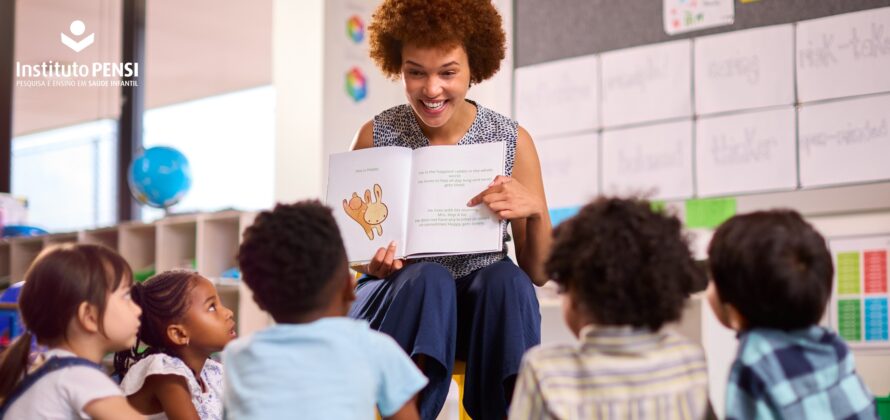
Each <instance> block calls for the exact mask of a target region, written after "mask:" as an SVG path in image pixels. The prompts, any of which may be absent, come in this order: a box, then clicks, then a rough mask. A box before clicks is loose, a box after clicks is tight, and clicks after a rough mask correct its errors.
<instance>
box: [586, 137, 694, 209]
mask: <svg viewBox="0 0 890 420" xmlns="http://www.w3.org/2000/svg"><path fill="white" fill-rule="evenodd" d="M602 150H603V159H602V162H603V189H604V190H605V192H606V193H607V194H622V195H623V194H638V193H650V192H651V193H653V195H652V198H655V199H672V198H687V197H691V196H692V121H691V120H686V121H680V122H672V123H665V124H655V125H649V126H643V127H636V128H627V129H620V130H606V131H604V132H603V149H602Z"/></svg>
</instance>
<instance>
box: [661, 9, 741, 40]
mask: <svg viewBox="0 0 890 420" xmlns="http://www.w3.org/2000/svg"><path fill="white" fill-rule="evenodd" d="M663 6H664V7H663V8H662V12H663V14H664V31H665V32H666V33H667V34H668V35H674V34H680V33H683V32H689V31H697V30H699V29H705V28H712V27H715V26H723V25H732V22H733V21H734V20H735V5H734V4H733V0H664V3H663Z"/></svg>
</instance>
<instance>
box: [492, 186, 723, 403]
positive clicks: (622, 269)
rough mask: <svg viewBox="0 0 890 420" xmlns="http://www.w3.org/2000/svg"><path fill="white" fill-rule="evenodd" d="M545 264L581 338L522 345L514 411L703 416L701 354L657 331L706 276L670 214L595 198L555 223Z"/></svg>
mask: <svg viewBox="0 0 890 420" xmlns="http://www.w3.org/2000/svg"><path fill="white" fill-rule="evenodd" d="M546 268H547V272H548V273H550V276H551V279H553V281H555V282H556V283H557V284H558V285H559V288H560V291H561V294H562V295H563V297H562V302H563V313H564V316H565V321H566V324H568V326H569V329H571V330H572V332H573V333H574V334H575V335H576V336H578V338H579V340H580V341H579V342H578V343H577V344H563V345H552V346H540V347H536V348H533V349H532V350H529V351H528V353H526V355H525V357H524V358H523V362H522V369H521V371H520V374H519V379H518V381H517V383H516V391H515V394H514V396H513V402H512V404H511V406H510V418H511V419H535V420H538V419H569V418H573V419H574V418H577V419H594V418H618V419H630V418H637V419H655V418H665V419H667V418H670V419H701V418H703V417H704V416H705V414H706V411H707V407H708V384H707V369H706V366H705V358H704V353H703V352H702V349H701V347H700V346H699V345H698V344H695V343H693V342H691V341H689V340H688V339H686V338H685V337H682V336H680V335H678V334H676V333H673V332H670V331H666V330H664V329H662V327H663V326H664V325H665V324H666V323H668V322H672V321H676V320H678V319H679V318H680V315H681V312H682V310H683V306H684V304H685V303H686V301H687V298H688V296H689V294H690V292H691V291H692V290H693V287H694V285H695V284H696V283H697V282H700V284H703V283H704V275H703V273H702V272H701V271H700V270H699V269H698V268H697V267H696V265H695V261H694V260H693V259H692V256H691V254H690V251H689V246H688V242H687V240H686V239H685V238H684V237H683V235H682V233H681V224H680V221H679V220H677V218H676V217H671V216H667V215H665V214H663V213H660V212H656V211H653V210H652V209H651V204H650V203H649V202H647V201H645V200H639V199H620V198H600V199H598V200H596V201H595V202H593V203H591V204H588V205H586V206H584V207H583V208H582V209H581V211H580V212H579V213H578V214H577V215H576V216H574V217H572V218H570V219H568V220H566V221H565V222H563V223H561V224H560V225H559V226H558V227H557V228H556V229H555V230H554V242H553V248H552V251H551V253H550V257H549V259H548V260H547V265H546Z"/></svg>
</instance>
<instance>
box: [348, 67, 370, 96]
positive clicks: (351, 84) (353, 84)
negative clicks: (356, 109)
mask: <svg viewBox="0 0 890 420" xmlns="http://www.w3.org/2000/svg"><path fill="white" fill-rule="evenodd" d="M346 94H348V95H349V97H350V98H352V100H353V101H355V102H361V101H362V100H363V99H365V97H366V96H368V83H367V81H366V80H365V74H364V73H362V71H361V70H359V68H358V67H353V68H352V69H350V70H349V72H347V73H346Z"/></svg>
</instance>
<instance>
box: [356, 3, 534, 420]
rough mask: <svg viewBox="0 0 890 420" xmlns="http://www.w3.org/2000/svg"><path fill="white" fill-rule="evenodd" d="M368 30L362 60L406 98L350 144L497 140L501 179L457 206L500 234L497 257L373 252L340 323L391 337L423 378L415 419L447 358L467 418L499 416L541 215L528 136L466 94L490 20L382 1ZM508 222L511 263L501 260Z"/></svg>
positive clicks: (469, 7)
mask: <svg viewBox="0 0 890 420" xmlns="http://www.w3.org/2000/svg"><path fill="white" fill-rule="evenodd" d="M368 30H369V32H370V38H369V43H370V55H371V58H372V59H374V61H375V62H376V63H377V65H378V67H380V69H381V71H382V72H383V73H384V75H386V76H388V77H390V78H393V79H401V80H402V82H403V85H404V87H405V99H406V103H405V104H403V105H399V106H396V107H393V108H390V109H388V110H385V111H383V112H382V113H380V114H378V115H377V116H376V117H374V119H373V120H372V121H368V122H367V123H366V124H364V126H362V127H361V129H360V130H359V132H358V133H357V134H356V137H355V141H354V142H353V146H352V149H353V150H356V149H364V148H369V147H378V146H401V147H410V148H412V149H416V148H419V147H426V146H460V145H468V144H478V143H489V142H504V143H505V147H504V150H505V155H504V168H503V170H504V172H503V173H504V174H505V175H502V176H498V177H496V178H494V179H492V182H491V184H490V185H489V187H488V188H487V189H486V190H484V191H480V192H479V194H478V195H476V196H475V197H467V198H466V199H467V200H469V202H468V204H467V205H468V206H471V207H472V206H477V205H485V206H487V207H488V208H489V209H490V210H491V211H492V212H493V213H495V214H497V216H498V217H499V219H501V223H503V228H504V229H503V231H504V237H503V242H504V247H503V249H502V250H501V251H498V252H489V253H478V254H469V255H459V256H446V257H432V258H421V259H416V260H412V261H411V263H410V264H409V263H408V262H406V261H403V260H398V259H395V258H394V256H395V255H396V250H397V246H398V245H397V244H395V243H392V244H390V246H389V247H388V248H380V249H379V250H378V251H377V253H376V254H375V255H374V256H369V257H370V261H371V262H370V263H369V264H368V265H367V266H363V267H358V269H359V270H360V271H362V272H363V273H365V274H366V276H365V277H363V278H362V279H360V280H359V283H358V286H357V287H356V295H357V298H356V302H355V304H354V305H353V307H352V310H351V311H350V316H352V317H355V318H360V319H366V320H368V321H369V322H370V323H371V326H372V327H373V328H376V329H378V330H380V331H382V332H384V333H387V334H389V335H391V336H392V337H393V338H395V340H396V341H397V342H398V343H399V345H400V346H401V347H402V349H403V350H405V352H407V353H408V354H409V355H411V357H412V358H413V359H414V361H415V363H417V365H418V366H419V367H420V368H421V369H422V370H423V371H424V374H426V376H427V377H428V378H429V383H428V385H427V387H426V388H425V389H424V390H423V391H422V392H421V395H420V399H419V406H420V414H421V417H423V418H424V419H433V418H435V417H436V415H437V414H438V412H439V410H441V408H442V404H443V403H444V399H445V396H446V395H447V393H448V387H449V384H450V378H451V371H452V368H453V366H454V362H455V360H461V361H465V362H466V367H467V368H466V377H465V392H464V398H463V406H464V408H465V409H466V411H467V413H468V414H469V415H470V416H471V417H473V418H504V417H505V416H506V414H507V411H506V410H507V404H508V402H509V401H510V396H511V395H512V392H513V385H514V383H515V379H516V374H517V372H518V369H519V362H520V360H521V358H522V355H523V353H524V352H525V351H526V350H527V349H528V348H530V347H532V346H534V345H537V344H538V343H539V342H540V337H541V332H540V331H541V328H540V323H541V317H540V311H539V309H538V301H537V298H536V296H535V292H534V287H533V284H538V285H540V284H543V283H544V282H546V276H545V275H544V273H543V269H542V264H543V260H544V257H545V252H546V250H547V247H548V244H549V241H550V230H551V226H550V219H549V216H548V212H547V206H546V202H545V199H544V187H543V183H542V181H541V169H540V165H539V163H538V157H537V154H536V152H535V147H534V144H533V143H532V139H531V136H529V134H528V133H527V132H526V131H525V129H523V128H522V127H520V126H519V125H518V124H516V122H515V121H513V120H511V119H510V118H508V117H505V116H503V115H500V114H498V113H496V112H494V111H492V110H490V109H488V108H486V107H484V106H482V105H480V104H477V103H475V102H473V101H470V100H468V99H466V96H467V92H468V90H469V89H470V87H471V86H472V85H473V84H476V83H479V82H482V81H484V80H486V79H488V78H490V77H491V76H493V75H494V74H495V73H496V72H497V71H498V69H499V67H500V63H501V60H502V59H503V58H504V49H505V36H504V31H503V29H502V28H501V17H500V15H499V14H498V12H497V10H496V9H495V8H494V6H492V4H491V3H490V2H488V1H479V0H385V1H383V3H382V4H381V5H380V6H379V7H378V8H377V10H376V11H375V13H374V15H373V19H372V22H371V24H370V26H369V27H368ZM508 223H509V224H510V225H511V226H512V233H513V235H512V238H513V239H514V240H515V246H516V255H517V260H518V261H517V262H518V266H517V264H516V263H514V262H513V261H511V260H510V259H509V258H508V257H507V252H506V242H507V241H508V240H510V238H511V237H510V235H509V234H508V233H507V229H506V227H507V224H508Z"/></svg>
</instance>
